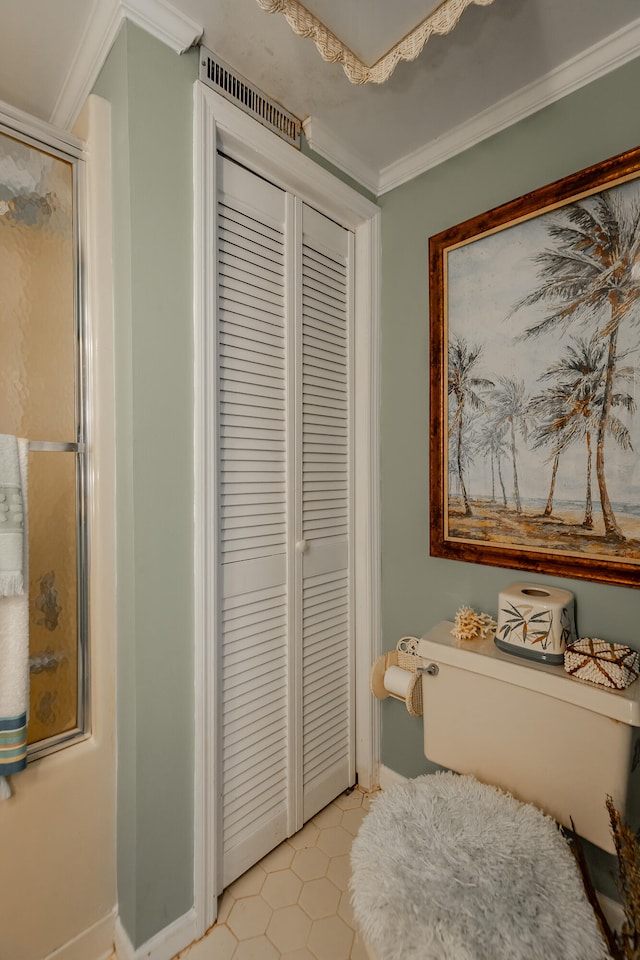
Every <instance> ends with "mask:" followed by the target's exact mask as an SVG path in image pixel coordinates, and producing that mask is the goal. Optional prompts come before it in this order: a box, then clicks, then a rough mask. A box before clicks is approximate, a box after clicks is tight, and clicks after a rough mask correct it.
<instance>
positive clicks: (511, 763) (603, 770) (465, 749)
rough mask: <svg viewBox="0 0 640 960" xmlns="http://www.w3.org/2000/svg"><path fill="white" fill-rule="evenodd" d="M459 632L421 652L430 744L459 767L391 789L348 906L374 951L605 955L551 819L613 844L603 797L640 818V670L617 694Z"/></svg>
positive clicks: (440, 760) (356, 857)
mask: <svg viewBox="0 0 640 960" xmlns="http://www.w3.org/2000/svg"><path fill="white" fill-rule="evenodd" d="M452 627H453V624H451V623H449V622H443V623H440V624H438V625H437V626H435V627H434V628H433V629H432V630H430V631H429V633H427V634H426V635H425V636H424V637H422V638H421V639H420V641H419V645H418V652H419V654H420V656H421V658H422V660H423V663H424V665H425V666H424V668H423V670H424V672H423V676H422V689H423V704H424V714H423V724H424V753H425V756H426V757H427V758H428V759H429V760H431V761H432V762H434V763H436V764H438V765H440V766H441V767H444V768H446V769H447V771H454V773H451V772H443V773H436V774H429V775H426V776H424V777H419V778H417V779H416V780H413V781H408V782H407V783H406V784H399V785H397V786H393V787H391V788H389V789H388V790H385V791H384V792H383V793H382V794H381V795H380V797H379V799H378V800H376V801H375V802H374V803H373V805H372V811H371V813H370V814H369V816H368V817H367V818H366V819H365V821H364V823H363V825H362V827H361V830H360V833H359V835H358V837H357V838H356V840H355V842H354V845H353V850H352V865H353V876H352V885H351V890H352V902H353V907H354V915H355V920H356V924H357V925H358V926H359V927H360V929H361V930H362V933H363V936H364V938H365V941H366V944H367V949H368V951H369V956H370V957H371V958H372V960H395V958H396V957H401V956H402V957H403V960H414V958H415V960H422V958H424V960H432V958H433V960H483V958H484V957H485V956H486V958H487V960H498V957H502V956H505V957H508V958H510V960H519V958H520V957H522V958H527V960H528V958H531V960H534V958H537V957H545V958H547V960H551V958H552V957H555V956H556V955H557V956H558V957H559V958H560V957H561V958H563V960H572V958H573V957H575V958H576V960H587V958H588V957H594V958H598V960H599V958H603V957H607V956H608V954H607V952H606V949H604V947H603V944H602V940H601V937H600V933H599V931H598V929H597V925H596V924H595V919H594V916H593V911H592V909H591V907H590V905H589V904H588V902H587V900H586V898H585V897H584V893H583V891H582V886H581V881H580V877H579V874H578V871H577V868H576V867H575V864H574V863H573V857H572V854H571V852H570V850H569V847H568V845H567V843H566V841H565V840H564V838H563V836H562V835H561V833H560V831H559V829H558V827H557V823H559V824H562V825H564V826H566V827H569V828H571V823H572V821H573V824H574V825H575V829H576V832H577V833H578V834H579V835H580V836H581V837H582V838H585V839H586V840H589V841H591V843H594V844H595V845H596V846H598V847H600V848H602V849H603V850H605V851H607V852H609V853H613V852H614V851H615V848H614V845H613V840H612V836H611V830H610V825H609V817H608V813H607V809H606V797H607V795H610V796H611V797H612V798H613V801H614V804H615V806H616V808H617V809H618V810H619V811H620V812H621V814H622V817H623V819H624V820H625V821H626V822H627V823H628V824H629V825H630V826H631V827H632V828H633V829H634V830H637V829H638V827H639V826H640V811H639V802H638V801H639V794H640V783H639V782H638V777H639V775H640V770H639V768H640V681H636V682H635V683H633V684H631V686H629V687H627V688H626V689H624V690H612V689H608V688H605V687H601V686H597V685H595V684H590V683H585V682H581V681H577V680H575V679H574V678H572V677H570V676H569V675H568V674H567V673H566V672H565V671H564V669H563V667H562V666H552V665H548V664H545V663H539V662H536V661H532V660H524V659H521V658H519V657H515V656H513V655H512V654H509V653H507V652H504V651H503V650H500V649H499V648H498V647H497V646H496V645H495V644H494V642H493V639H492V638H488V639H486V640H477V641H467V642H460V641H457V640H455V639H454V637H453V636H452V633H451V630H452ZM460 775H461V776H460ZM556 822H557V823H556ZM494 874H495V876H494ZM527 890H532V891H537V892H532V893H531V896H530V897H529V896H528V895H527V893H526V891H527ZM482 897H485V899H484V900H483V899H482ZM408 918H411V922H409V919H408ZM516 921H517V922H516ZM520 921H522V923H520ZM414 924H415V930H413V929H412V925H414ZM485 926H488V929H485ZM501 927H502V929H499V928H501ZM520 927H521V928H522V929H521V930H520ZM489 928H490V929H489ZM496 930H497V931H498V933H497V934H496V936H497V940H496V941H495V942H494V941H493V940H491V936H493V934H494V933H495V932H496ZM407 931H408V932H407ZM550 933H552V934H553V936H552V938H551V940H550V943H551V947H549V946H548V945H545V937H547V936H548V935H550ZM487 937H489V941H490V942H491V946H487V943H488V942H489V941H488V940H487ZM518 937H520V940H518ZM501 938H502V939H501ZM505 938H506V939H505ZM510 938H512V939H513V938H515V939H513V942H512V940H511V939H510ZM503 940H505V944H503V943H502V941H503ZM538 940H539V941H540V945H538ZM401 943H404V945H403V946H401V945H400V944H401ZM454 943H455V944H456V946H455V948H454V947H453V946H452V944H454ZM412 944H413V945H412ZM416 944H418V946H416ZM496 944H497V945H496ZM503 946H504V953H502V952H501V951H502V949H503ZM556 947H557V950H556ZM554 950H556V952H555V953H554Z"/></svg>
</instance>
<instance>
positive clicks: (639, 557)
mask: <svg viewBox="0 0 640 960" xmlns="http://www.w3.org/2000/svg"><path fill="white" fill-rule="evenodd" d="M471 509H472V510H473V516H471V517H465V516H464V511H463V508H462V504H461V501H460V499H459V498H457V497H451V498H450V500H449V511H448V537H449V538H454V539H456V540H466V541H474V540H479V541H482V542H483V543H491V544H495V545H496V546H516V547H517V546H519V545H521V546H523V547H526V549H527V550H532V549H539V550H553V551H557V552H559V553H568V554H573V555H576V554H578V555H585V554H586V555H588V556H592V557H596V556H599V557H605V558H607V559H609V560H611V559H613V558H614V557H618V558H620V559H623V558H624V559H625V560H627V561H629V560H631V561H637V563H638V564H639V565H640V517H636V516H632V515H631V514H629V513H625V512H623V511H620V512H617V513H616V520H617V521H618V524H619V526H620V528H621V529H622V531H623V533H624V535H625V537H626V538H627V539H626V541H624V542H622V543H616V544H612V543H611V542H610V541H607V540H605V539H604V524H603V523H602V518H601V516H600V513H599V511H598V512H596V511H595V504H594V525H593V529H592V530H587V529H586V528H585V527H583V526H582V520H583V519H584V510H575V509H563V508H562V507H559V508H558V510H557V511H556V510H555V509H554V512H553V515H552V516H550V517H543V516H542V511H541V510H540V509H539V508H538V509H537V511H536V510H532V509H531V508H523V512H522V513H521V514H517V513H516V512H515V510H514V509H513V507H504V506H502V504H498V503H492V502H491V501H489V500H472V501H471Z"/></svg>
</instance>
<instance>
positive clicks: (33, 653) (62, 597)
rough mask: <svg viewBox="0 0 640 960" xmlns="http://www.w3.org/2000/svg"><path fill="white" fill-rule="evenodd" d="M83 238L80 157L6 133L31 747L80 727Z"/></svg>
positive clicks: (0, 406)
mask: <svg viewBox="0 0 640 960" xmlns="http://www.w3.org/2000/svg"><path fill="white" fill-rule="evenodd" d="M77 242H78V240H77V228H76V170H75V161H74V160H72V159H69V158H66V157H64V156H62V155H61V154H57V153H56V152H55V151H51V152H47V151H45V150H43V149H41V148H39V147H37V146H35V145H33V144H31V143H29V142H22V141H21V140H19V139H16V138H15V137H14V136H8V135H6V134H4V133H0V290H1V291H2V294H1V295H0V342H1V343H2V354H1V356H0V433H8V434H14V435H16V436H19V437H25V438H27V439H29V440H30V441H32V448H31V452H30V454H29V497H28V500H29V571H30V578H29V645H30V657H31V698H30V700H31V702H30V719H29V728H28V739H29V743H30V744H32V745H33V744H45V743H48V744H49V745H53V744H54V743H59V742H62V741H64V740H66V739H68V738H69V737H70V736H73V735H74V733H76V732H78V731H80V730H81V728H82V727H83V724H84V717H83V703H82V696H81V693H82V682H83V677H82V666H83V665H82V664H81V660H82V653H81V650H82V643H81V642H80V641H81V639H84V638H83V637H81V634H82V633H83V631H84V623H83V615H82V607H83V605H82V602H81V597H82V596H83V595H84V589H85V586H84V580H83V575H82V568H83V564H82V555H83V550H84V539H83V534H82V532H81V524H80V520H81V514H82V504H83V457H84V455H83V431H84V424H83V402H82V376H81V370H82V343H81V340H82V338H81V335H80V329H79V309H78V306H79V305H78V293H77V256H76V250H77ZM79 572H80V578H79ZM31 753H33V749H32V751H31Z"/></svg>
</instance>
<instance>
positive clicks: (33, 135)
mask: <svg viewBox="0 0 640 960" xmlns="http://www.w3.org/2000/svg"><path fill="white" fill-rule="evenodd" d="M3 127H6V128H7V131H8V132H9V133H11V131H17V132H18V133H21V134H23V136H25V137H28V138H29V139H30V140H32V141H34V142H37V143H42V144H44V146H45V147H46V148H47V149H49V148H51V147H56V148H57V149H58V150H62V151H63V152H64V153H67V154H71V155H72V156H75V157H78V158H80V157H82V155H83V149H84V144H83V143H82V140H79V139H78V138H77V137H75V136H74V135H73V134H72V133H67V132H66V131H64V130H60V129H58V127H54V126H53V125H52V124H50V123H47V122H46V120H39V119H38V118H37V117H32V116H31V114H30V113H25V112H24V110H19V109H18V108H17V107H14V106H12V105H11V104H10V103H4V101H2V100H0V128H3Z"/></svg>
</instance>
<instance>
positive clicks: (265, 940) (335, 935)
mask: <svg viewBox="0 0 640 960" xmlns="http://www.w3.org/2000/svg"><path fill="white" fill-rule="evenodd" d="M368 809H369V798H368V796H367V794H365V793H362V792H361V791H360V790H358V789H356V790H353V791H352V792H351V793H348V794H343V795H342V796H340V797H338V798H337V799H336V800H334V801H333V803H330V804H329V806H328V807H325V809H324V810H321V811H320V813H318V814H317V815H316V816H315V817H313V819H312V820H310V821H309V822H308V823H307V824H305V826H304V827H303V828H302V830H300V832H299V833H296V834H295V836H293V837H290V838H289V839H288V840H285V842H284V843H281V844H280V846H279V847H276V849H275V850H272V851H271V853H269V854H267V856H266V857H265V858H264V859H263V860H261V861H260V863H257V864H256V865H255V867H252V868H251V869H250V870H248V871H247V873H245V874H244V875H243V876H242V877H240V878H239V879H238V880H236V881H235V883H232V884H231V886H230V887H229V888H228V889H227V890H225V891H224V893H223V895H222V897H221V898H220V900H219V902H218V921H217V923H216V925H215V926H214V927H212V928H211V930H210V931H209V933H208V934H207V936H206V937H203V939H202V940H199V941H198V942H197V943H194V944H192V945H191V946H190V947H189V948H188V949H187V950H185V951H183V952H182V953H181V954H180V956H179V960H279V958H282V960H366V953H365V950H364V947H363V945H362V940H361V939H360V936H359V934H358V933H357V932H356V931H355V930H354V927H353V914H352V912H351V904H350V902H349V892H348V884H349V877H350V874H351V867H350V860H349V853H350V851H351V842H352V840H353V838H354V837H355V835H356V834H357V832H358V829H359V827H360V824H361V823H362V820H363V818H364V816H365V814H366V813H367V811H368Z"/></svg>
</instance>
